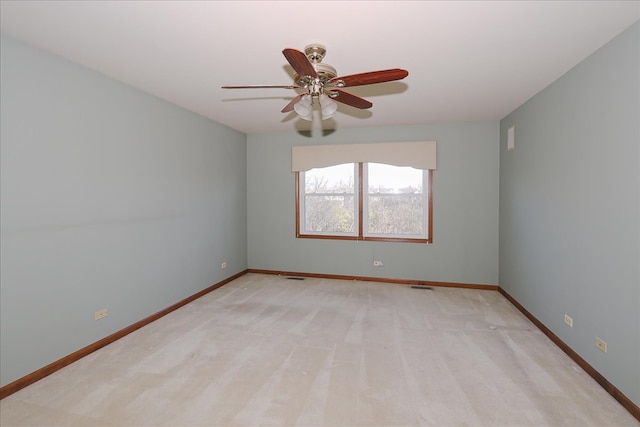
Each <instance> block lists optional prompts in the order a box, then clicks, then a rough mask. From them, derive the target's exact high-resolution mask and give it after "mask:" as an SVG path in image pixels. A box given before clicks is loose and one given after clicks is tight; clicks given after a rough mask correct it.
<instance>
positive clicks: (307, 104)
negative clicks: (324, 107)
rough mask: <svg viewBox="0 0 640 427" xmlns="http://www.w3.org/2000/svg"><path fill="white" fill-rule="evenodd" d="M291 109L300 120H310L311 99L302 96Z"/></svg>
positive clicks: (307, 96)
mask: <svg viewBox="0 0 640 427" xmlns="http://www.w3.org/2000/svg"><path fill="white" fill-rule="evenodd" d="M293 109H294V110H295V112H296V113H298V115H299V116H300V118H303V119H305V120H311V112H312V111H313V107H312V106H311V97H310V96H309V95H304V96H303V97H302V98H301V99H300V101H298V102H297V103H296V105H294V106H293ZM307 117H308V118H307Z"/></svg>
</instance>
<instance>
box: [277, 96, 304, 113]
mask: <svg viewBox="0 0 640 427" xmlns="http://www.w3.org/2000/svg"><path fill="white" fill-rule="evenodd" d="M304 95H305V94H304V93H301V94H299V95H298V96H296V97H295V98H293V99H292V100H291V102H289V103H288V104H287V106H286V107H284V108H283V109H282V111H281V112H282V113H288V112H289V111H293V106H294V105H296V104H297V103H298V102H300V100H301V99H302V97H303V96H304Z"/></svg>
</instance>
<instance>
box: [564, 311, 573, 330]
mask: <svg viewBox="0 0 640 427" xmlns="http://www.w3.org/2000/svg"><path fill="white" fill-rule="evenodd" d="M564 323H566V324H567V325H569V326H571V327H572V328H573V319H572V318H571V316H569V315H568V314H565V315H564Z"/></svg>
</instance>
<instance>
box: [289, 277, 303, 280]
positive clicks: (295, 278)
mask: <svg viewBox="0 0 640 427" xmlns="http://www.w3.org/2000/svg"><path fill="white" fill-rule="evenodd" d="M287 279H288V280H304V277H287Z"/></svg>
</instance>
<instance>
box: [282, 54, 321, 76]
mask: <svg viewBox="0 0 640 427" xmlns="http://www.w3.org/2000/svg"><path fill="white" fill-rule="evenodd" d="M282 54H283V55H284V57H285V58H287V61H289V64H291V66H292V67H293V69H294V70H295V72H296V73H298V75H299V76H300V77H305V76H310V77H313V78H314V79H315V78H318V73H317V72H316V69H315V68H313V64H311V62H310V61H309V58H307V55H305V54H304V53H302V52H300V51H299V50H296V49H285V50H283V51H282Z"/></svg>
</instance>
